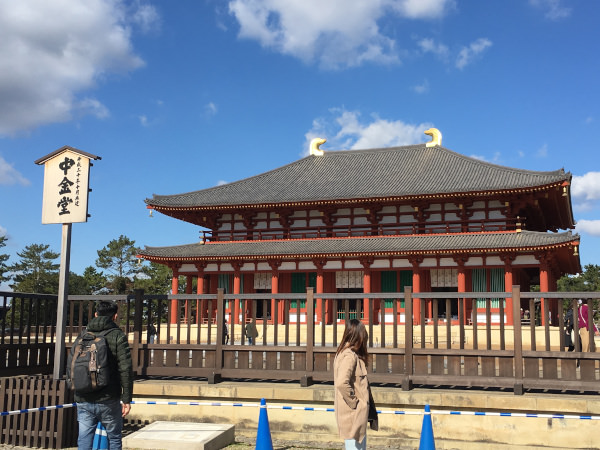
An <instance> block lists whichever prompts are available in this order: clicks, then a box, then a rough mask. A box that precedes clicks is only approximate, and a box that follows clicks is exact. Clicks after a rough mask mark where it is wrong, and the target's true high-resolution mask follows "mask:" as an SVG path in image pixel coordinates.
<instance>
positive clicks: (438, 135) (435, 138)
mask: <svg viewBox="0 0 600 450" xmlns="http://www.w3.org/2000/svg"><path fill="white" fill-rule="evenodd" d="M425 134H426V135H428V136H431V141H429V142H427V143H426V144H425V146H426V147H435V146H436V145H438V146H440V147H441V146H442V132H441V131H440V130H438V129H437V128H430V129H429V130H427V131H425Z"/></svg>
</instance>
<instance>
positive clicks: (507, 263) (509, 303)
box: [500, 255, 521, 325]
mask: <svg viewBox="0 0 600 450" xmlns="http://www.w3.org/2000/svg"><path fill="white" fill-rule="evenodd" d="M500 258H501V259H502V260H503V261H504V291H506V292H512V285H513V268H512V262H513V261H514V260H515V255H500ZM504 312H505V314H506V325H514V324H515V320H521V318H520V317H519V318H518V319H517V318H515V317H514V314H513V300H512V296H511V297H506V307H505V308H504Z"/></svg>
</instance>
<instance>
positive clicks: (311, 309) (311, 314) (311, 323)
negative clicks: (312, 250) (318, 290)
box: [300, 287, 315, 387]
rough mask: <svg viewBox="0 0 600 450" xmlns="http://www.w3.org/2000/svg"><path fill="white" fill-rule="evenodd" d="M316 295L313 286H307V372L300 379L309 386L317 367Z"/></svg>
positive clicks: (301, 383)
mask: <svg viewBox="0 0 600 450" xmlns="http://www.w3.org/2000/svg"><path fill="white" fill-rule="evenodd" d="M314 345H315V297H314V292H313V288H312V287H309V288H306V372H305V373H304V375H303V376H302V378H301V379H300V386H302V387H307V386H310V385H311V384H312V373H313V371H314V369H315V361H314V352H313V348H314Z"/></svg>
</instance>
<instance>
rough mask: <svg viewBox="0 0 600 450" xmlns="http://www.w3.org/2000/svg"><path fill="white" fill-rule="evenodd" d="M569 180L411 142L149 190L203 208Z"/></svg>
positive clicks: (165, 202)
mask: <svg viewBox="0 0 600 450" xmlns="http://www.w3.org/2000/svg"><path fill="white" fill-rule="evenodd" d="M570 179H571V174H570V173H565V171H564V170H562V169H560V170H556V171H552V172H535V171H527V170H520V169H514V168H510V167H504V166H498V165H495V164H490V163H487V162H484V161H481V160H478V159H475V158H470V157H467V156H464V155H461V154H458V153H455V152H453V151H450V150H448V149H446V148H443V147H426V146H425V144H422V145H412V146H405V147H392V148H383V149H372V150H352V151H325V154H324V155H323V156H308V157H306V158H303V159H300V160H298V161H295V162H293V163H291V164H288V165H286V166H283V167H280V168H278V169H275V170H272V171H270V172H265V173H263V174H260V175H257V176H253V177H250V178H246V179H243V180H240V181H236V182H233V183H229V184H225V185H222V186H217V187H213V188H209V189H203V190H199V191H194V192H189V193H185V194H176V195H156V194H155V195H154V196H153V197H152V198H151V199H146V203H147V204H149V205H154V206H157V207H160V206H163V207H194V206H197V207H202V206H227V205H252V204H270V203H282V202H283V203H285V202H293V203H295V202H311V201H322V200H341V199H363V198H364V199H369V198H384V197H406V196H408V197H410V196H418V195H433V194H446V193H447V194H452V193H461V192H464V193H468V192H482V191H494V190H505V189H520V188H525V189H526V188H531V187H536V186H545V185H548V184H553V183H557V182H562V181H568V180H570Z"/></svg>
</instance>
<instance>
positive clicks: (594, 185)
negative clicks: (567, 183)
mask: <svg viewBox="0 0 600 450" xmlns="http://www.w3.org/2000/svg"><path fill="white" fill-rule="evenodd" d="M571 195H572V196H573V197H575V198H581V199H584V200H600V172H588V173H586V174H585V175H582V176H577V175H573V179H572V180H571Z"/></svg>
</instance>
